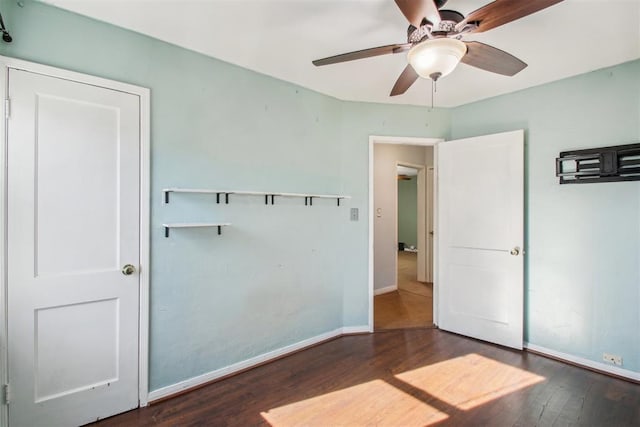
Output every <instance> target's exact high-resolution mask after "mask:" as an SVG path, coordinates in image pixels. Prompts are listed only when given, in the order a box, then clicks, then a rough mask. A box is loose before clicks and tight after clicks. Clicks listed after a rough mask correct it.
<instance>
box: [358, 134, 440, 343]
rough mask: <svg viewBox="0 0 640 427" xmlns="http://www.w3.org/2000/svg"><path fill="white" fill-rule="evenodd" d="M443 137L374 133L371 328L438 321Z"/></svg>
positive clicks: (372, 159)
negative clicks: (437, 223)
mask: <svg viewBox="0 0 640 427" xmlns="http://www.w3.org/2000/svg"><path fill="white" fill-rule="evenodd" d="M439 141H440V140H439V139H431V138H429V139H428V138H393V137H371V138H370V146H369V160H370V162H369V179H370V180H369V188H370V192H369V195H370V196H369V204H370V227H369V229H370V230H369V231H370V232H369V241H370V272H369V274H370V275H369V285H370V297H371V299H370V304H371V305H370V329H371V330H372V331H373V330H374V329H375V330H384V329H398V328H413V327H432V326H433V325H434V319H435V318H434V298H433V295H434V289H433V257H434V251H433V225H432V224H433V212H434V209H433V207H434V197H433V193H434V192H433V176H434V175H433V170H434V169H433V168H434V158H435V156H434V145H435V144H436V143H437V142H439Z"/></svg>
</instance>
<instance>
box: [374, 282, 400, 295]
mask: <svg viewBox="0 0 640 427" xmlns="http://www.w3.org/2000/svg"><path fill="white" fill-rule="evenodd" d="M397 289H398V285H397V284H396V285H391V286H385V287H384V288H379V289H374V290H373V295H375V296H377V295H382V294H388V293H389V292H393V291H395V290H397Z"/></svg>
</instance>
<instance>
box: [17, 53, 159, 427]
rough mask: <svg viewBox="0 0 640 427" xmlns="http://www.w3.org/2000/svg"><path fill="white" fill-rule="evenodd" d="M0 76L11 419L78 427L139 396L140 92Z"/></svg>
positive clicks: (143, 208) (143, 262)
mask: <svg viewBox="0 0 640 427" xmlns="http://www.w3.org/2000/svg"><path fill="white" fill-rule="evenodd" d="M27 68H28V67H27ZM40 68H41V69H47V67H44V66H40ZM53 74H65V73H64V72H62V73H58V72H54V73H53ZM67 75H73V73H67ZM5 77H6V78H7V80H8V86H7V87H8V94H7V95H8V98H9V99H10V106H11V108H10V115H9V118H8V120H7V122H6V134H7V139H6V144H7V157H6V159H5V165H6V168H7V174H6V177H7V182H6V192H7V193H6V194H7V197H6V200H7V201H6V212H7V215H6V219H5V221H6V224H7V228H6V242H7V255H6V257H7V265H6V266H5V268H6V276H7V283H6V289H7V292H6V297H7V300H8V305H7V307H8V308H7V313H6V315H7V323H8V328H7V331H8V333H7V344H8V345H7V346H8V372H7V377H8V382H9V384H10V388H11V402H10V405H9V411H8V421H9V425H10V426H23V425H34V426H35V425H51V426H55V425H79V424H84V423H87V422H91V421H94V420H96V419H98V418H104V417H107V416H110V415H113V414H116V413H119V412H123V411H126V410H129V409H132V408H135V407H137V406H138V405H139V400H140V397H141V396H143V393H142V392H141V390H140V383H141V380H140V378H143V379H144V382H145V383H144V386H143V387H144V396H146V393H147V389H146V378H147V373H146V360H144V361H142V360H141V357H140V355H141V354H143V353H144V354H145V355H146V353H145V352H146V331H147V326H146V324H144V325H143V323H144V322H146V320H145V318H146V312H144V311H145V310H146V304H141V295H142V298H146V287H147V283H146V280H147V279H146V277H144V278H143V276H142V275H141V274H140V270H141V267H142V269H143V270H144V269H145V268H146V269H148V265H147V263H148V241H147V237H146V236H148V231H147V230H145V228H146V227H147V224H148V204H147V202H142V203H141V200H143V199H144V197H142V196H141V195H147V194H148V191H147V190H146V188H147V186H148V181H147V179H148V178H147V176H148V175H146V173H147V172H148V170H147V167H148V164H147V157H148V152H147V151H146V150H147V147H145V146H144V145H146V144H144V141H145V139H146V138H147V137H148V134H147V132H148V128H147V126H148V122H146V119H148V116H146V114H147V113H146V111H145V110H146V108H147V107H148V105H147V102H148V92H147V94H146V95H147V96H140V95H139V94H135V93H129V92H127V91H122V90H114V89H113V88H109V87H102V86H101V85H100V84H96V83H95V80H100V79H95V80H94V81H92V82H88V83H89V84H86V83H83V82H80V81H74V79H72V78H71V79H70V78H61V77H53V76H51V75H44V74H40V73H36V72H30V71H24V70H21V69H14V68H7V75H6V76H5ZM65 77H66V76H65ZM105 82H106V81H105ZM91 83H93V84H91ZM105 86H107V85H105ZM144 91H146V90H144V89H142V92H143V93H144ZM145 122H146V124H145ZM142 218H147V219H144V220H143V219H142ZM126 264H131V265H132V266H134V267H135V269H136V270H135V272H133V274H128V275H127V274H123V272H122V268H123V266H125V265H126ZM144 274H145V275H146V274H147V272H146V271H145V273H144ZM142 283H144V285H143V284H142ZM141 306H142V307H143V309H142V312H141ZM141 333H142V334H144V338H141V337H140V334H141ZM143 357H144V356H143ZM140 366H143V367H144V369H142V370H141V369H140ZM142 403H143V404H145V403H146V402H144V401H143V402H142Z"/></svg>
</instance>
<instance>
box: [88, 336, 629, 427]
mask: <svg viewBox="0 0 640 427" xmlns="http://www.w3.org/2000/svg"><path fill="white" fill-rule="evenodd" d="M435 424H438V425H454V426H566V425H581V426H638V425H640V386H639V385H636V384H632V383H630V382H626V381H623V380H618V379H614V378H610V377H607V376H605V375H602V374H598V373H595V372H591V371H588V370H584V369H581V368H577V367H575V366H571V365H567V364H564V363H560V362H557V361H554V360H551V359H547V358H545V357H541V356H537V355H535V354H531V353H527V352H519V351H514V350H509V349H505V348H501V347H497V346H493V345H490V344H486V343H483V342H480V341H476V340H472V339H468V338H464V337H460V336H457V335H454V334H450V333H446V332H443V331H440V330H437V329H407V330H394V331H385V332H376V333H375V334H368V335H357V336H349V337H342V338H338V339H335V340H333V341H329V342H327V343H324V344H321V345H319V346H316V347H313V348H311V349H308V350H305V351H302V352H299V353H296V354H293V355H291V356H288V357H285V358H283V359H280V360H277V361H275V362H273V363H269V364H266V365H263V366H261V367H258V368H255V369H253V370H250V371H247V372H244V373H242V374H239V375H236V376H233V377H230V378H227V379H225V380H222V381H219V382H217V383H213V384H210V385H208V386H205V387H203V388H200V389H198V390H195V391H192V392H189V393H186V394H183V395H181V396H178V397H175V398H173V399H169V400H165V401H163V402H161V403H158V404H155V405H151V406H149V407H147V408H142V409H138V410H134V411H131V412H128V413H125V414H122V415H118V416H115V417H112V418H109V419H106V420H103V421H101V422H99V423H97V425H98V426H99V427H107V426H155V425H161V426H232V425H233V426H255V425H273V426H336V425H343V426H345V425H349V426H360V425H376V426H387V425H389V426H424V425H435Z"/></svg>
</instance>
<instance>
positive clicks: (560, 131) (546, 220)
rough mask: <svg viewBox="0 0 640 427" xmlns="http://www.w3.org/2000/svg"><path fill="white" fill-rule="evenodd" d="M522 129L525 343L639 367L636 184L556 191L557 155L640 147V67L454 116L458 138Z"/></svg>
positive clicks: (639, 208)
mask: <svg viewBox="0 0 640 427" xmlns="http://www.w3.org/2000/svg"><path fill="white" fill-rule="evenodd" d="M513 129H525V130H526V141H525V143H526V169H527V173H526V185H527V192H526V204H527V206H526V221H527V225H526V235H527V238H526V241H527V244H526V253H527V255H526V261H527V268H526V271H527V273H526V289H525V294H526V316H525V321H526V330H525V332H526V339H527V340H528V341H529V342H530V343H532V344H536V345H539V346H543V347H546V348H549V349H553V350H556V351H560V352H564V353H568V354H572V355H577V356H580V357H584V358H587V359H591V360H594V361H602V353H603V352H608V353H613V354H618V355H621V356H622V357H623V359H624V368H625V369H629V370H633V371H640V332H639V331H640V182H622V183H601V184H585V185H559V184H558V180H557V178H556V177H555V175H554V174H555V163H554V160H555V158H556V157H557V156H558V154H559V152H560V151H563V150H569V149H580V148H589V147H599V146H607V145H619V144H628V143H634V142H635V143H638V142H640V61H634V62H630V63H626V64H623V65H620V66H617V67H612V68H607V69H603V70H599V71H596V72H592V73H589V74H584V75H580V76H577V77H574V78H570V79H566V80H561V81H558V82H555V83H551V84H547V85H544V86H540V87H536V88H532V89H528V90H524V91H521V92H517V93H513V94H510V95H505V96H500V97H497V98H493V99H489V100H485V101H481V102H477V103H474V104H470V105H466V106H462V107H459V108H456V109H454V110H453V116H452V137H453V138H454V139H455V138H463V137H468V136H475V135H483V134H490V133H496V132H502V131H507V130H513Z"/></svg>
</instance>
